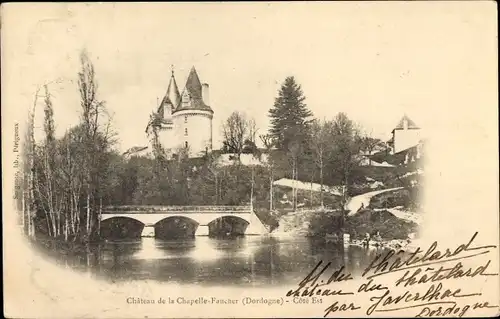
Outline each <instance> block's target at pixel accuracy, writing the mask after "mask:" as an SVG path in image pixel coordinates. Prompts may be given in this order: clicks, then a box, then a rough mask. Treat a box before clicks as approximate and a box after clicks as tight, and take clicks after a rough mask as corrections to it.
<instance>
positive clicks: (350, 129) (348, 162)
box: [330, 113, 362, 207]
mask: <svg viewBox="0 0 500 319" xmlns="http://www.w3.org/2000/svg"><path fill="white" fill-rule="evenodd" d="M332 145H333V150H332V156H331V157H330V158H331V161H332V162H333V163H335V170H336V172H337V173H338V174H339V175H340V177H341V185H342V186H343V196H342V207H344V206H345V203H346V201H347V194H348V190H349V186H350V177H351V173H352V171H353V169H354V168H355V167H357V166H358V165H359V162H360V160H361V159H362V157H361V156H360V151H361V148H362V143H361V136H360V133H359V129H358V128H357V127H356V125H355V124H354V123H353V121H351V120H350V119H349V118H348V117H347V115H346V114H345V113H338V114H337V115H336V116H335V118H334V120H333V123H332Z"/></svg>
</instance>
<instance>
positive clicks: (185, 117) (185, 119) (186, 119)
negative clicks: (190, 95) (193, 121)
mask: <svg viewBox="0 0 500 319" xmlns="http://www.w3.org/2000/svg"><path fill="white" fill-rule="evenodd" d="M187 122H188V117H187V115H185V116H184V123H187Z"/></svg>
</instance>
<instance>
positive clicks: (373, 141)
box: [361, 133, 385, 165]
mask: <svg viewBox="0 0 500 319" xmlns="http://www.w3.org/2000/svg"><path fill="white" fill-rule="evenodd" d="M384 147H385V143H384V142H383V141H382V140H381V139H379V138H374V137H372V136H371V134H370V133H365V134H364V136H362V137H361V148H362V150H363V151H364V152H365V153H367V154H368V164H369V165H371V164H372V158H371V155H373V152H374V151H375V150H376V149H377V148H384Z"/></svg>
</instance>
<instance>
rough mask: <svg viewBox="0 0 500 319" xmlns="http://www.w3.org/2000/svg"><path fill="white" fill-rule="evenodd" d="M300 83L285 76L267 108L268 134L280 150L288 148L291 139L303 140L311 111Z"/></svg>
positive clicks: (301, 141)
mask: <svg viewBox="0 0 500 319" xmlns="http://www.w3.org/2000/svg"><path fill="white" fill-rule="evenodd" d="M305 99H306V98H305V96H304V95H303V92H302V89H301V87H300V85H298V84H297V83H296V82H295V78H294V77H293V76H290V77H287V78H286V79H285V81H284V83H283V84H282V86H281V89H280V91H279V92H278V97H277V98H276V99H275V101H274V106H273V107H272V108H271V109H270V110H269V117H270V118H271V129H270V134H271V135H272V136H273V138H274V139H275V140H276V146H277V147H278V148H280V149H282V150H286V149H288V148H289V145H288V144H289V143H291V142H292V141H299V143H303V142H305V139H304V137H306V136H307V131H308V125H309V123H310V119H309V118H310V117H311V116H312V112H311V111H310V110H309V109H308V108H307V105H306V104H305V103H304V101H305Z"/></svg>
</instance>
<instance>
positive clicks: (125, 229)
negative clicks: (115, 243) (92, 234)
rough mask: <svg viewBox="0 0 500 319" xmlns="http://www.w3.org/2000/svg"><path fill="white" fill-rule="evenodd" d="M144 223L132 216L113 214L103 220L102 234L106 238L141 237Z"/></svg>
mask: <svg viewBox="0 0 500 319" xmlns="http://www.w3.org/2000/svg"><path fill="white" fill-rule="evenodd" d="M144 226H145V225H144V223H143V222H142V221H141V220H139V219H137V218H133V217H130V216H119V215H118V216H112V217H110V218H106V219H103V220H101V229H100V234H101V236H102V237H103V238H106V239H125V238H140V237H141V234H142V231H143V229H144Z"/></svg>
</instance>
